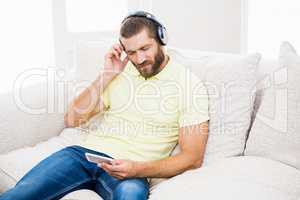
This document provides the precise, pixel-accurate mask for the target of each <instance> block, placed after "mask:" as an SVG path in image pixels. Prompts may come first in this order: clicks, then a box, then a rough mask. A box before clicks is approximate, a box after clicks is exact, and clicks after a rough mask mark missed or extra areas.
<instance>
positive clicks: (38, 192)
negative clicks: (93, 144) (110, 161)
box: [0, 146, 149, 200]
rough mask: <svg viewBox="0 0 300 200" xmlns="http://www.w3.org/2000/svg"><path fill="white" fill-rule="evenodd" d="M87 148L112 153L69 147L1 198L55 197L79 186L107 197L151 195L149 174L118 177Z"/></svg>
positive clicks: (45, 199)
mask: <svg viewBox="0 0 300 200" xmlns="http://www.w3.org/2000/svg"><path fill="white" fill-rule="evenodd" d="M85 152H89V153H93V154H98V155H101V156H106V157H110V156H108V155H106V154H104V153H99V152H96V151H93V150H90V149H86V148H83V147H80V146H70V147H66V148H64V149H62V150H60V151H58V152H56V153H54V154H52V155H51V156H49V157H48V158H46V159H45V160H43V161H41V162H40V163H39V164H38V165H36V166H35V167H34V168H33V169H31V170H30V171H29V172H28V173H27V174H26V175H25V176H24V177H23V178H22V179H21V180H20V181H19V182H18V183H17V184H16V186H15V187H14V188H12V189H11V190H9V191H7V192H6V193H4V194H2V195H1V196H0V200H50V199H51V200H54V199H60V198H62V197H63V196H64V195H66V194H68V193H70V192H72V191H75V190H79V189H90V190H93V191H95V192H96V193H98V194H99V195H100V196H101V197H102V198H103V199H105V200H106V199H112V200H117V199H123V200H125V199H128V200H135V199H139V200H142V199H147V198H148V194H149V184H148V182H147V179H146V178H131V179H123V180H120V179H117V178H115V177H112V176H110V175H109V174H107V173H106V172H105V171H104V170H103V169H102V168H100V167H98V166H97V165H96V164H94V163H91V162H89V161H88V160H86V158H85V155H84V154H85Z"/></svg>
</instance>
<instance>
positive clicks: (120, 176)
mask: <svg viewBox="0 0 300 200" xmlns="http://www.w3.org/2000/svg"><path fill="white" fill-rule="evenodd" d="M98 166H99V167H100V166H101V168H102V169H103V170H104V171H105V172H106V173H108V174H109V175H111V176H113V177H116V178H117V179H124V178H125V177H126V176H125V173H124V172H120V171H118V170H116V169H114V165H110V164H106V163H102V164H100V163H99V164H98Z"/></svg>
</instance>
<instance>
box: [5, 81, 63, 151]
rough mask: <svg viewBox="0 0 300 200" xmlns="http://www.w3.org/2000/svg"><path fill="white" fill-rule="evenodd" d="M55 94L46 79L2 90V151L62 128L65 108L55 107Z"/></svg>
mask: <svg viewBox="0 0 300 200" xmlns="http://www.w3.org/2000/svg"><path fill="white" fill-rule="evenodd" d="M55 97H56V96H55V95H49V90H47V83H46V82H39V83H36V84H34V85H31V86H27V87H24V88H21V89H18V90H16V89H14V90H12V91H10V92H7V93H2V94H0V154H2V153H5V152H8V151H11V150H14V149H17V148H21V147H24V146H31V145H35V144H36V143H38V142H41V141H44V140H47V139H49V138H50V137H53V136H55V135H58V134H59V133H60V132H61V130H62V129H63V128H64V120H63V115H64V112H63V111H61V112H59V111H58V109H57V108H55V105H56V103H55V102H56V101H55V100H54V101H52V100H53V99H55ZM50 98H53V99H50ZM51 102H54V103H51ZM50 103H51V104H53V105H49V104H50Z"/></svg>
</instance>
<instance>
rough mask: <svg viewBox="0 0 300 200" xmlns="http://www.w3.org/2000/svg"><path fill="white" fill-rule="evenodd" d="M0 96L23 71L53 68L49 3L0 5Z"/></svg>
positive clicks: (20, 1) (18, 0)
mask: <svg viewBox="0 0 300 200" xmlns="http://www.w3.org/2000/svg"><path fill="white" fill-rule="evenodd" d="M0 24H1V34H0V44H1V45H0V54H1V59H0V66H1V67H0V74H1V78H0V92H6V91H8V90H12V86H13V82H14V80H15V79H16V78H17V77H18V76H20V74H21V73H22V72H24V71H25V70H29V69H32V68H40V69H41V68H42V69H43V68H47V67H49V66H52V67H53V66H54V65H55V57H54V39H53V22H52V0H43V1H41V0H26V1H24V0H9V1H0Z"/></svg>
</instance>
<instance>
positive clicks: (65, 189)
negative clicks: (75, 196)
mask: <svg viewBox="0 0 300 200" xmlns="http://www.w3.org/2000/svg"><path fill="white" fill-rule="evenodd" d="M89 180H90V178H87V179H85V180H84V181H81V182H79V183H76V184H73V185H70V186H68V187H66V188H64V189H63V190H62V191H59V192H57V193H55V194H54V195H51V196H50V197H48V198H47V200H51V199H52V198H53V197H55V196H58V195H60V194H62V193H64V192H66V191H67V190H69V189H70V188H74V187H76V186H79V185H80V184H82V183H84V182H87V181H89Z"/></svg>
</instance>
